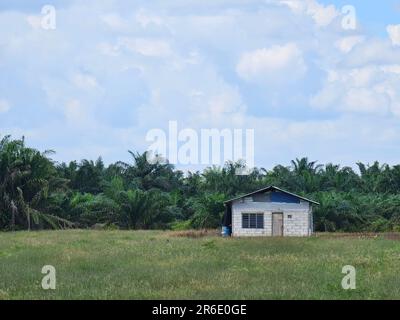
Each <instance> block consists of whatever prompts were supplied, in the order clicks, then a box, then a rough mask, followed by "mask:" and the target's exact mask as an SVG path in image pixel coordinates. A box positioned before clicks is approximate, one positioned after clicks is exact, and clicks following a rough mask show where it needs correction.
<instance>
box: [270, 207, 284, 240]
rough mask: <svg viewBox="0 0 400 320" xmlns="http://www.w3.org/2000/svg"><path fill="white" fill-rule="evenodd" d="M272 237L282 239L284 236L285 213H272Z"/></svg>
mask: <svg viewBox="0 0 400 320" xmlns="http://www.w3.org/2000/svg"><path fill="white" fill-rule="evenodd" d="M272 236H273V237H282V236H283V213H282V212H273V213H272Z"/></svg>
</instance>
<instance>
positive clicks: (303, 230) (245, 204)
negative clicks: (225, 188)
mask: <svg viewBox="0 0 400 320" xmlns="http://www.w3.org/2000/svg"><path fill="white" fill-rule="evenodd" d="M273 212H282V213H283V235H284V236H297V237H304V236H309V235H311V234H312V211H311V205H310V204H309V203H308V202H307V201H301V202H300V203H299V204H298V203H278V202H253V201H252V199H251V198H245V199H244V201H242V199H240V200H235V201H234V202H233V203H232V236H234V237H241V236H252V237H253V236H271V235H272V213H273ZM242 213H264V229H243V228H242ZM289 215H291V216H292V218H291V219H289V217H288V216H289Z"/></svg>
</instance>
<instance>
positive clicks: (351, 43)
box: [335, 36, 365, 53]
mask: <svg viewBox="0 0 400 320" xmlns="http://www.w3.org/2000/svg"><path fill="white" fill-rule="evenodd" d="M364 40H365V38H364V37H363V36H350V37H343V38H341V39H339V40H338V41H336V42H335V46H336V47H337V48H338V49H339V50H340V51H342V52H343V53H349V52H350V51H351V50H353V48H354V47H355V46H356V45H357V44H359V43H362V42H363V41H364Z"/></svg>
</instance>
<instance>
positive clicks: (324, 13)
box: [307, 1, 339, 27]
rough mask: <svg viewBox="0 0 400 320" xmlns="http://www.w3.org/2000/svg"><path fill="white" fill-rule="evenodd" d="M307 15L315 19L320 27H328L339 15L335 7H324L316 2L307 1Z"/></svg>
mask: <svg viewBox="0 0 400 320" xmlns="http://www.w3.org/2000/svg"><path fill="white" fill-rule="evenodd" d="M307 4H308V8H307V14H309V15H310V16H312V17H313V19H314V21H315V23H316V24H317V25H318V26H320V27H326V26H328V25H329V24H331V23H332V21H333V20H334V19H335V18H336V17H337V16H338V15H339V12H338V11H337V10H336V8H335V6H334V5H328V6H324V5H321V4H319V3H318V2H316V1H307Z"/></svg>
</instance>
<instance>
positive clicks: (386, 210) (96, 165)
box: [0, 136, 400, 232]
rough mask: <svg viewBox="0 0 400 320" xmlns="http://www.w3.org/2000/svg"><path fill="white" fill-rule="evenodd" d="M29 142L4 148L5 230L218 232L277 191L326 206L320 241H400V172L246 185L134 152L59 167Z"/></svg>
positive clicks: (0, 153) (328, 168) (260, 179)
mask: <svg viewBox="0 0 400 320" xmlns="http://www.w3.org/2000/svg"><path fill="white" fill-rule="evenodd" d="M52 153H53V152H52V151H45V152H40V151H38V150H36V149H33V148H30V147H27V146H26V144H25V141H24V139H23V138H22V139H12V138H11V137H10V136H6V137H3V138H2V139H1V140H0V230H5V231H11V230H38V229H48V228H54V229H59V228H93V227H94V228H121V229H174V230H179V229H191V228H217V227H219V226H220V224H221V218H222V215H223V212H224V206H223V201H225V200H227V199H230V198H232V197H235V196H238V195H241V194H245V193H249V192H252V191H254V190H256V189H259V188H263V187H265V186H269V185H275V186H278V187H281V188H283V189H286V190H288V191H291V192H294V193H298V194H300V195H303V196H305V197H309V198H311V199H314V200H316V201H318V202H320V204H321V205H320V206H317V207H316V208H315V210H314V222H315V229H316V230H317V231H346V232H359V231H374V232H378V231H400V212H399V208H400V194H399V191H400V165H395V166H389V165H387V164H382V165H381V164H380V163H379V162H375V163H373V164H372V165H367V164H364V163H357V167H358V169H359V170H358V171H359V172H356V171H355V170H354V169H353V168H351V167H341V166H340V165H337V164H326V165H322V164H318V163H317V162H315V161H309V160H308V159H307V158H301V159H296V160H293V161H291V163H290V164H289V165H287V166H284V165H277V166H275V167H274V168H273V169H271V170H266V169H264V168H255V169H254V171H253V172H252V173H251V174H250V175H246V176H239V175H236V172H237V169H240V168H243V167H244V164H243V163H241V162H227V163H226V164H225V165H224V166H223V167H217V166H213V167H209V168H207V169H205V170H204V171H203V172H198V171H197V172H189V173H187V174H184V173H183V172H182V171H180V170H177V169H175V168H174V166H173V165H171V164H169V163H161V162H158V163H150V162H149V161H147V156H146V153H142V154H140V153H134V152H129V153H130V155H131V159H132V160H131V161H130V162H129V163H125V162H116V163H113V164H110V165H108V166H105V164H104V163H103V161H102V159H101V158H99V159H97V160H96V161H92V160H82V161H80V162H77V161H72V162H70V163H57V162H55V161H53V160H52V159H51V155H52Z"/></svg>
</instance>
